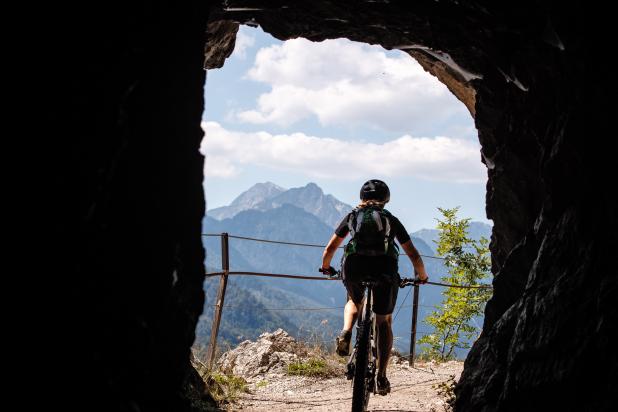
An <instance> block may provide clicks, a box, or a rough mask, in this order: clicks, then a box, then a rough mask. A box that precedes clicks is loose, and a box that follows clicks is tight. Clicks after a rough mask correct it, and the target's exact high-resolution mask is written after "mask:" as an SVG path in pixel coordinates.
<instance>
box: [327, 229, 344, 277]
mask: <svg viewBox="0 0 618 412" xmlns="http://www.w3.org/2000/svg"><path fill="white" fill-rule="evenodd" d="M343 239H345V237H339V236H337V235H333V237H331V238H330V241H329V242H328V245H326V248H324V254H322V269H328V268H329V267H330V261H331V260H332V259H333V256H335V252H336V251H337V248H338V247H339V246H340V245H341V242H343Z"/></svg>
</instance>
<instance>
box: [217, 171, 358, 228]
mask: <svg viewBox="0 0 618 412" xmlns="http://www.w3.org/2000/svg"><path fill="white" fill-rule="evenodd" d="M285 204H290V205H293V206H296V207H298V208H300V209H303V210H305V211H306V212H308V213H311V214H313V215H314V216H316V217H318V218H319V219H320V220H321V221H322V222H324V223H326V224H327V225H329V226H330V227H334V226H336V225H337V224H338V223H339V222H340V221H341V219H342V218H343V217H344V216H345V215H346V214H347V213H348V212H349V211H350V210H352V207H351V206H350V205H348V204H346V203H343V202H341V201H340V200H338V199H337V198H335V197H334V196H333V195H330V194H329V195H325V194H324V191H323V190H322V188H321V187H320V186H318V185H317V184H315V183H313V182H310V183H308V184H306V185H305V186H301V187H294V188H291V189H287V190H286V189H284V188H282V187H281V186H277V185H276V184H274V183H271V182H265V183H258V184H255V185H253V186H252V187H251V188H249V189H248V190H247V191H245V192H243V193H242V194H241V195H240V196H238V197H237V198H236V199H234V201H233V202H232V203H231V204H230V205H229V206H224V207H220V208H216V209H212V210H209V211H208V216H210V217H213V218H215V219H217V220H223V219H227V218H231V217H234V216H235V215H236V214H238V213H240V212H242V211H244V210H261V211H265V210H271V209H276V208H278V207H281V206H283V205H285Z"/></svg>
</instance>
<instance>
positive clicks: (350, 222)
mask: <svg viewBox="0 0 618 412" xmlns="http://www.w3.org/2000/svg"><path fill="white" fill-rule="evenodd" d="M357 212H358V208H355V209H354V210H352V211H351V212H350V214H349V215H348V230H349V231H350V236H351V237H352V238H354V236H355V235H356V232H357V229H356V227H355V225H354V219H355V218H356V217H357Z"/></svg>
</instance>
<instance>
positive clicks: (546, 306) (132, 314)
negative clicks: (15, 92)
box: [36, 0, 618, 411]
mask: <svg viewBox="0 0 618 412" xmlns="http://www.w3.org/2000/svg"><path fill="white" fill-rule="evenodd" d="M181 3H182V4H181ZM210 6H213V7H212V8H211V7H210ZM82 11H83V12H87V16H85V17H84V19H82V20H80V19H75V18H72V17H71V18H69V16H73V15H74V13H72V12H73V11H72V10H57V9H53V10H51V11H50V13H49V15H48V16H46V17H47V18H46V19H45V23H44V24H43V25H42V26H40V28H42V29H43V32H42V34H41V38H42V39H43V38H44V39H45V45H53V48H52V47H50V48H49V49H48V48H47V47H44V50H42V51H40V53H41V59H40V60H41V62H44V63H45V69H46V70H47V72H46V75H47V77H46V79H47V80H49V81H44V82H42V84H41V86H40V87H41V89H40V96H41V97H40V99H41V107H44V108H45V110H44V111H43V113H42V114H41V117H42V120H43V122H42V123H43V124H45V126H46V128H47V129H46V132H47V134H48V136H53V137H54V138H55V139H54V140H53V141H54V144H55V145H54V147H53V149H52V151H50V152H49V153H50V156H51V154H53V157H54V159H55V160H56V161H55V162H54V163H53V167H51V168H50V169H49V170H48V175H47V176H45V177H46V180H47V181H50V182H51V183H52V184H53V185H54V196H53V198H49V199H46V200H45V201H46V202H48V203H47V204H49V209H48V210H49V212H50V213H51V214H52V215H53V230H54V231H55V232H54V234H55V235H54V242H53V244H52V245H50V247H49V253H50V255H51V256H53V258H52V259H49V260H47V262H46V263H47V264H48V267H49V268H50V270H51V269H54V268H55V269H57V270H58V271H59V272H61V273H62V274H63V276H61V277H58V278H54V282H53V284H51V282H50V285H49V288H48V290H47V292H48V294H49V295H50V296H53V297H54V303H55V305H56V307H58V308H59V310H58V313H57V316H56V317H55V318H54V319H57V322H56V323H55V328H56V329H55V330H56V334H57V335H58V336H62V337H63V342H64V341H66V343H67V344H66V345H62V348H61V349H63V350H61V351H60V352H59V353H58V354H57V357H58V358H59V359H61V362H60V363H61V364H62V371H64V372H66V376H67V378H62V379H60V378H57V379H56V382H53V383H54V384H57V385H58V386H60V387H62V388H64V389H63V390H59V391H57V394H59V395H58V396H59V397H60V398H61V400H62V401H63V406H64V410H68V409H79V407H80V406H81V407H82V408H81V410H85V409H88V410H96V409H101V410H106V411H127V410H132V411H154V410H166V411H184V410H196V408H199V405H197V403H196V402H197V401H196V400H195V399H193V400H191V399H188V398H187V397H186V396H185V395H183V392H182V390H181V389H182V387H183V385H186V382H187V380H188V378H189V377H190V376H192V375H191V367H190V361H189V347H190V345H191V343H192V340H193V337H194V328H195V324H196V322H197V318H198V316H199V314H200V313H201V310H202V307H203V303H204V302H203V299H204V296H203V292H202V290H201V282H202V279H203V271H204V268H203V257H204V255H203V250H202V248H201V240H200V233H199V232H200V222H201V218H202V215H203V212H204V210H203V208H204V206H203V193H202V189H201V181H202V166H203V162H202V160H203V159H202V158H201V156H200V155H199V153H198V147H199V143H200V140H201V138H202V131H201V129H200V120H201V113H202V109H203V97H202V85H203V81H204V71H203V67H204V66H206V67H216V65H218V64H220V63H221V62H222V61H223V60H224V59H225V56H228V55H229V52H230V51H231V50H230V47H231V45H232V44H233V42H232V41H231V40H230V39H232V38H233V33H234V32H235V31H236V30H237V27H236V25H235V24H233V23H232V24H229V23H225V24H221V23H220V24H219V25H218V26H216V27H215V26H213V24H214V23H215V22H218V21H232V22H237V23H249V24H259V25H261V26H262V28H263V29H264V30H265V31H267V32H269V33H271V34H272V35H273V36H275V37H277V38H279V39H290V38H295V37H298V36H302V37H305V38H308V39H310V40H314V41H320V40H324V39H328V38H337V37H347V38H349V39H351V40H355V41H361V42H367V43H372V44H380V45H382V46H384V47H385V48H387V49H393V48H399V49H402V50H405V51H406V52H408V53H410V54H411V55H412V56H413V57H415V58H417V59H418V60H419V62H420V63H421V64H422V65H423V67H424V68H425V69H426V70H428V71H429V72H431V73H432V74H434V75H436V76H437V77H438V78H439V79H440V80H441V81H443V82H444V83H445V84H446V85H447V86H448V87H449V89H450V90H451V91H452V92H453V93H454V94H455V95H456V96H457V97H458V98H459V99H460V100H462V102H464V103H465V104H466V106H467V107H468V109H469V111H470V112H471V114H473V115H474V117H475V123H476V126H477V128H478V131H479V139H480V142H481V145H482V154H479V161H483V162H484V163H485V164H486V165H487V168H488V176H489V181H488V184H487V215H488V217H489V218H491V219H492V220H493V221H494V232H493V235H492V242H491V251H492V258H493V272H494V274H495V280H494V298H493V299H492V300H491V301H490V302H489V304H488V305H487V309H486V314H485V324H484V331H483V334H482V336H481V337H480V338H479V339H478V340H477V342H476V344H475V345H474V347H473V349H472V351H471V353H470V355H469V357H468V359H467V360H466V366H465V370H464V372H463V375H462V378H461V381H460V382H459V385H458V387H457V390H456V392H457V395H458V400H457V405H456V409H457V410H459V411H493V410H501V411H511V410H512V411H524V410H526V411H528V410H543V411H547V410H578V411H579V410H610V400H611V399H612V395H613V393H614V390H615V389H616V386H617V385H616V379H617V378H616V377H617V376H618V370H617V368H618V366H617V365H618V359H616V353H617V352H616V350H615V348H616V343H617V342H616V337H615V336H617V335H618V334H616V333H615V332H616V324H617V317H616V305H615V302H616V300H617V298H618V296H617V293H616V289H617V287H616V282H617V280H616V279H617V277H616V275H615V273H616V269H615V263H614V259H613V256H614V254H615V251H614V250H615V247H616V246H615V245H616V244H617V242H616V240H617V239H616V233H617V230H616V226H617V225H616V212H617V210H616V201H615V196H613V195H614V192H615V189H614V187H615V186H616V184H615V181H614V180H613V178H612V176H613V175H615V172H614V164H615V160H614V153H615V152H616V151H615V147H616V143H615V139H614V138H613V135H614V134H615V133H612V131H611V130H610V128H609V125H610V122H611V121H613V120H614V119H615V104H612V102H611V101H610V99H609V87H608V84H610V83H611V82H612V79H613V78H614V77H615V76H614V74H613V72H612V73H610V72H609V63H608V61H607V60H606V59H604V58H603V56H605V55H606V54H607V50H611V48H610V47H608V43H609V39H611V37H610V36H606V35H605V33H603V30H605V29H606V28H607V27H608V26H607V25H606V24H605V22H604V21H603V15H604V14H605V13H602V12H598V10H596V11H597V16H596V17H595V18H596V20H594V23H593V22H592V21H591V20H590V19H586V21H587V22H589V23H590V24H586V25H585V26H584V23H583V20H584V19H583V16H582V14H583V11H582V10H581V9H580V8H578V7H576V6H571V5H568V4H564V5H561V6H560V8H559V9H557V8H555V7H554V6H553V5H551V4H550V3H549V2H548V3H547V4H545V3H543V2H541V3H539V2H534V3H532V2H526V1H518V2H510V3H509V5H508V6H505V5H503V4H499V3H494V2H478V1H466V2H455V1H433V0H431V1H420V2H417V1H415V2H406V1H366V2H365V1H362V2H359V1H351V0H348V1H345V0H337V1H317V0H314V1H292V0H288V1H284V0H279V1H270V0H269V1H267V0H252V1H249V0H246V1H235V0H228V1H226V2H225V6H223V5H217V4H214V5H213V4H211V3H209V2H207V1H201V2H195V3H191V2H189V3H186V2H178V4H177V5H176V4H174V5H172V3H171V2H170V3H169V4H167V5H164V4H161V3H160V2H157V3H156V4H155V3H151V2H140V3H139V6H122V7H120V6H118V7H115V6H107V5H104V6H101V5H99V7H97V8H96V10H95V9H93V10H91V11H85V10H82ZM58 12H60V13H58ZM54 13H55V14H54ZM95 15H96V16H97V17H102V19H101V23H100V24H99V23H97V22H95V21H94V19H93V18H92V16H95ZM209 15H210V17H209ZM52 17H53V18H52ZM208 22H210V25H209V24H208ZM595 23H596V24H595ZM209 36H210V38H209ZM226 36H227V37H226ZM204 47H206V58H205V54H204ZM591 62H594V63H591ZM39 80H40V79H36V81H39ZM58 370H60V367H59V368H58ZM67 388H70V390H67ZM78 399H88V400H90V402H89V403H88V404H87V407H84V406H83V405H84V404H83V403H81V402H80V401H78ZM94 400H96V402H95V401H94ZM196 405H197V406H196ZM73 407H74V408H73ZM612 409H613V408H612Z"/></svg>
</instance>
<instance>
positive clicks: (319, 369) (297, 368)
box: [288, 358, 333, 376]
mask: <svg viewBox="0 0 618 412" xmlns="http://www.w3.org/2000/svg"><path fill="white" fill-rule="evenodd" d="M332 373H333V370H332V368H330V367H329V366H328V364H327V363H326V361H325V360H324V359H319V358H310V359H308V360H306V361H304V362H303V361H298V362H293V363H290V364H289V365H288V374H289V375H302V376H331V375H332Z"/></svg>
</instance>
